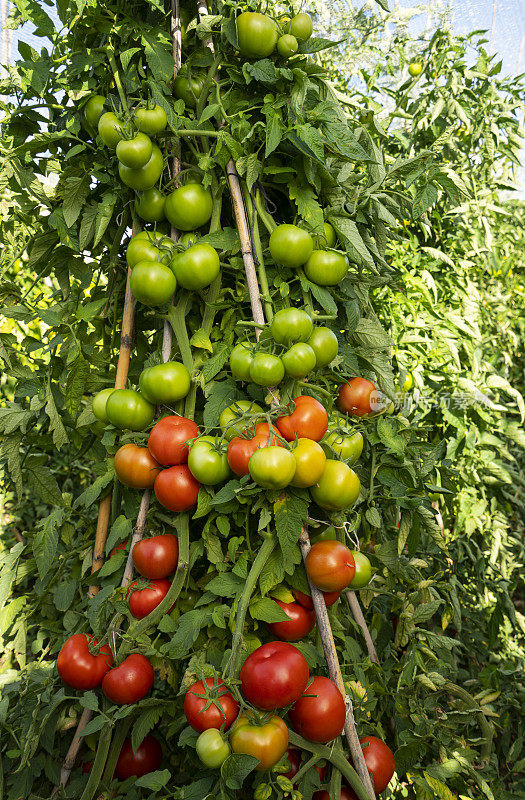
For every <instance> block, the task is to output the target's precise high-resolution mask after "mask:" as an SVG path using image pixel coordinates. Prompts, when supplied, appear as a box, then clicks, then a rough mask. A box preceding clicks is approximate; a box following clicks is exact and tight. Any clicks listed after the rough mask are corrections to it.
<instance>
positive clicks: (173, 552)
mask: <svg viewBox="0 0 525 800" xmlns="http://www.w3.org/2000/svg"><path fill="white" fill-rule="evenodd" d="M132 556H133V564H134V565H135V567H136V569H137V570H138V572H140V574H141V575H143V576H144V577H145V578H155V579H159V578H166V577H167V576H168V575H170V573H172V572H173V570H174V569H175V567H176V566H177V562H178V560H179V543H178V541H177V537H176V536H173V534H171V533H165V534H160V535H159V536H151V537H150V538H149V539H142V541H140V542H137V544H136V545H135V546H134V547H133V551H132Z"/></svg>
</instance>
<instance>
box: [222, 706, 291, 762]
mask: <svg viewBox="0 0 525 800" xmlns="http://www.w3.org/2000/svg"><path fill="white" fill-rule="evenodd" d="M230 742H231V747H232V750H233V752H234V753H247V754H248V755H250V756H254V757H255V758H257V759H258V760H259V765H258V767H257V769H260V770H263V769H271V767H273V766H275V764H277V763H278V762H279V761H280V760H281V758H282V757H283V755H284V754H285V752H286V748H287V747H288V728H287V727H286V723H285V722H284V721H283V720H282V719H281V717H277V716H274V717H270V719H269V720H268V721H267V722H261V723H259V721H258V720H256V719H255V718H253V717H250V716H249V715H248V714H241V715H240V717H239V719H238V720H237V722H236V723H235V726H234V728H233V730H232V733H231V737H230Z"/></svg>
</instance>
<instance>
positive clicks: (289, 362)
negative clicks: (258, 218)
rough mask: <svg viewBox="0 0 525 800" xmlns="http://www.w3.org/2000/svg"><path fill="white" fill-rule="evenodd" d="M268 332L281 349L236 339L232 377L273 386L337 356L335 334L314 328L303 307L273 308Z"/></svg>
mask: <svg viewBox="0 0 525 800" xmlns="http://www.w3.org/2000/svg"><path fill="white" fill-rule="evenodd" d="M281 227H284V226H281ZM290 227H293V226H290ZM298 230H299V229H298ZM272 235H273V234H272ZM270 333H271V336H272V337H273V340H274V343H275V344H277V345H282V346H283V347H281V350H283V352H281V353H280V355H275V354H274V353H269V352H266V351H265V350H263V349H262V348H261V347H260V346H259V345H257V346H254V345H252V344H250V342H247V341H243V342H239V343H238V344H237V345H236V346H235V347H234V348H233V350H232V352H231V355H230V369H231V373H232V375H233V377H234V378H235V379H236V380H239V381H244V382H251V383H255V384H256V385H257V386H267V387H268V386H277V385H278V384H279V383H280V382H281V381H282V380H283V378H284V377H285V376H287V377H289V378H292V379H294V380H300V379H302V378H305V377H306V376H307V375H308V374H309V373H310V372H312V370H315V369H322V368H323V367H326V366H327V365H328V364H330V363H331V362H332V361H333V360H334V358H335V357H336V356H337V352H338V348H339V344H338V341H337V336H336V335H335V333H333V331H331V330H330V328H326V327H324V326H319V327H314V324H313V321H312V318H311V316H310V315H309V314H308V313H307V312H306V311H304V310H303V309H298V308H282V309H280V310H279V311H277V313H276V314H275V316H274V318H273V320H272V322H271V325H270ZM284 348H286V349H284Z"/></svg>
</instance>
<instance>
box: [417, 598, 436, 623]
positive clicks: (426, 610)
mask: <svg viewBox="0 0 525 800" xmlns="http://www.w3.org/2000/svg"><path fill="white" fill-rule="evenodd" d="M441 605H443V600H432V602H430V603H422V604H421V605H419V606H417V607H416V609H415V611H414V613H413V615H412V622H413V623H414V624H417V623H418V622H427V621H428V620H429V619H431V617H433V616H434V614H435V613H436V611H437V610H438V608H439V607H440V606H441Z"/></svg>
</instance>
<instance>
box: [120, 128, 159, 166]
mask: <svg viewBox="0 0 525 800" xmlns="http://www.w3.org/2000/svg"><path fill="white" fill-rule="evenodd" d="M152 151H153V144H152V143H151V139H150V138H149V136H148V135H147V134H146V133H141V132H140V131H139V133H136V134H135V136H134V137H133V138H132V139H121V140H120V142H119V143H118V144H117V158H118V160H119V161H120V163H121V164H124V166H125V167H129V168H130V169H140V167H143V166H144V165H145V164H147V163H148V161H149V160H150V158H151V154H152Z"/></svg>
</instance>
